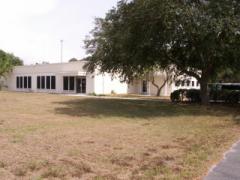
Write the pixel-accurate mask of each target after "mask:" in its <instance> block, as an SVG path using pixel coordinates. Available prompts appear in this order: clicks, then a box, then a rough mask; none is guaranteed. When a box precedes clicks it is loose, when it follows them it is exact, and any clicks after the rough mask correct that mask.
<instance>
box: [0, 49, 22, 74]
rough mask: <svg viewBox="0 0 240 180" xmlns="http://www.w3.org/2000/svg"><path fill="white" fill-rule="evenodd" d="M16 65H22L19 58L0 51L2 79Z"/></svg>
mask: <svg viewBox="0 0 240 180" xmlns="http://www.w3.org/2000/svg"><path fill="white" fill-rule="evenodd" d="M18 65H23V61H22V60H21V59H20V58H18V57H16V56H14V55H13V54H10V53H6V52H4V51H2V50H0V77H4V76H5V75H6V74H7V73H8V72H10V71H11V70H12V68H13V67H14V66H18Z"/></svg>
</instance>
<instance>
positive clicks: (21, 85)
mask: <svg viewBox="0 0 240 180" xmlns="http://www.w3.org/2000/svg"><path fill="white" fill-rule="evenodd" d="M19 88H23V77H20V86H19Z"/></svg>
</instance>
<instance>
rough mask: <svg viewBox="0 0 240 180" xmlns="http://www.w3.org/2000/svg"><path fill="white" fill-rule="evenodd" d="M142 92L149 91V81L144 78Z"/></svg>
mask: <svg viewBox="0 0 240 180" xmlns="http://www.w3.org/2000/svg"><path fill="white" fill-rule="evenodd" d="M142 92H143V93H147V81H146V80H144V81H143V83H142Z"/></svg>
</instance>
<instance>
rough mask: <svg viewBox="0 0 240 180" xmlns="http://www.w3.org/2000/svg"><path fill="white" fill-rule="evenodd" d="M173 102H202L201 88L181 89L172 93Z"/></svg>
mask: <svg viewBox="0 0 240 180" xmlns="http://www.w3.org/2000/svg"><path fill="white" fill-rule="evenodd" d="M171 101H172V102H183V101H188V102H193V103H198V102H201V98H200V90H197V89H179V90H176V91H174V92H173V93H171Z"/></svg>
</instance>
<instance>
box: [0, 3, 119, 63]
mask: <svg viewBox="0 0 240 180" xmlns="http://www.w3.org/2000/svg"><path fill="white" fill-rule="evenodd" d="M116 3H117V0H104V1H100V0H0V24H1V25H0V49H2V50H4V51H7V52H10V53H14V54H15V55H16V56H18V57H20V58H21V59H23V60H24V63H25V64H35V63H36V62H42V61H47V62H50V63H56V62H59V61H60V40H61V39H63V40H64V44H63V47H64V48H63V60H64V61H65V62H66V61H68V60H69V59H70V58H73V57H75V58H78V59H80V58H83V57H84V56H85V50H84V48H83V40H84V39H85V36H86V35H88V34H89V32H90V31H91V30H92V29H93V27H94V18H95V17H104V16H105V13H106V12H107V11H108V10H109V9H110V8H112V7H113V6H115V5H116Z"/></svg>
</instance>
